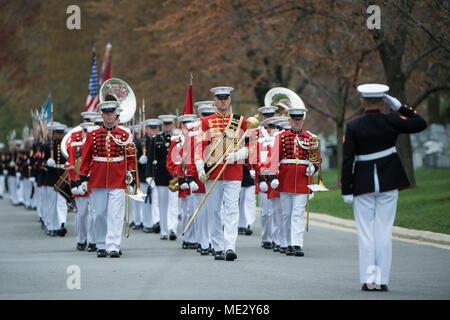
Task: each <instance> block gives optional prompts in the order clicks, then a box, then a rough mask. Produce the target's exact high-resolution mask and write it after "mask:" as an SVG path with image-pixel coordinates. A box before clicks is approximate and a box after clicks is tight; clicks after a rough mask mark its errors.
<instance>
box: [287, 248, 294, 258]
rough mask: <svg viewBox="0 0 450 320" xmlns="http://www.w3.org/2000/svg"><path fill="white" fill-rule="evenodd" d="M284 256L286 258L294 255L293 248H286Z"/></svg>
mask: <svg viewBox="0 0 450 320" xmlns="http://www.w3.org/2000/svg"><path fill="white" fill-rule="evenodd" d="M286 255H287V256H293V255H295V251H294V248H292V246H288V247H287V250H286Z"/></svg>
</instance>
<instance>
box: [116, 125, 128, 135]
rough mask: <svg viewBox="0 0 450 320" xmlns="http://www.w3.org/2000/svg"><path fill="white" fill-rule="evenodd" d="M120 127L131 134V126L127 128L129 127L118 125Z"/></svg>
mask: <svg viewBox="0 0 450 320" xmlns="http://www.w3.org/2000/svg"><path fill="white" fill-rule="evenodd" d="M117 127H118V128H119V129H122V130H123V131H125V132H126V133H128V134H131V130H130V129H129V128H127V127H124V126H117Z"/></svg>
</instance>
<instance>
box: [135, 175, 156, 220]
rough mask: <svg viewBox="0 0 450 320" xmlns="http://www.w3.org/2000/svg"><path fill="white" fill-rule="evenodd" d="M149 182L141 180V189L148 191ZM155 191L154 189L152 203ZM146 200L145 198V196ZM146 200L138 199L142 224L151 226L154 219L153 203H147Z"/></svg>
mask: <svg viewBox="0 0 450 320" xmlns="http://www.w3.org/2000/svg"><path fill="white" fill-rule="evenodd" d="M147 187H148V184H147V183H146V182H141V190H142V192H144V193H147V189H148V188H147ZM153 191H154V190H152V203H153V198H154V195H153ZM144 201H145V198H144ZM144 201H138V205H137V207H138V211H140V217H141V220H140V221H141V222H142V225H143V226H144V227H146V228H150V227H151V226H152V225H153V219H152V203H148V202H147V203H145V202H144Z"/></svg>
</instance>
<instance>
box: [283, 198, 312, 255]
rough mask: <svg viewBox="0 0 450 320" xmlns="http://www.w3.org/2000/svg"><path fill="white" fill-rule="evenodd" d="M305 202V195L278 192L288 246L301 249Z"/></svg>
mask: <svg viewBox="0 0 450 320" xmlns="http://www.w3.org/2000/svg"><path fill="white" fill-rule="evenodd" d="M310 199H311V198H310ZM306 200H307V195H306V194H296V193H286V192H280V203H281V210H282V212H283V228H284V230H285V231H286V242H287V245H288V246H300V247H303V234H304V232H305V226H306V224H305V206H306Z"/></svg>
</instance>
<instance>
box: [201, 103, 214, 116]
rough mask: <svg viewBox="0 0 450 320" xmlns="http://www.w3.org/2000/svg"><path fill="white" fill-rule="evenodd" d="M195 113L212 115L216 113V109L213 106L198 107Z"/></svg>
mask: <svg viewBox="0 0 450 320" xmlns="http://www.w3.org/2000/svg"><path fill="white" fill-rule="evenodd" d="M197 111H198V112H200V113H202V114H204V113H211V114H213V113H216V111H217V108H216V106H214V105H213V106H207V105H203V106H200V107H198V108H197Z"/></svg>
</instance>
